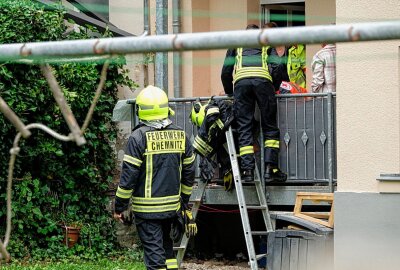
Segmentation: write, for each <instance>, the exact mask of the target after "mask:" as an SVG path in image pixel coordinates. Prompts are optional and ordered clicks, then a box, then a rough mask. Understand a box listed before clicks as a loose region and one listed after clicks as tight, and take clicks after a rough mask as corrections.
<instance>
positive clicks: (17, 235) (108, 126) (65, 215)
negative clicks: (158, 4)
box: [0, 0, 136, 259]
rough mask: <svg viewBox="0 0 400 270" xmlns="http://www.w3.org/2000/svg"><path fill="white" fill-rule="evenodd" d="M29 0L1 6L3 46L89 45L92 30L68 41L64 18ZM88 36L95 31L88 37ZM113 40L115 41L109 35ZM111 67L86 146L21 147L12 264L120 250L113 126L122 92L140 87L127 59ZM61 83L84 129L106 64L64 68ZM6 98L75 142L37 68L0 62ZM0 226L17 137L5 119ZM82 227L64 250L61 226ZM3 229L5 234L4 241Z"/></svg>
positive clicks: (37, 138)
mask: <svg viewBox="0 0 400 270" xmlns="http://www.w3.org/2000/svg"><path fill="white" fill-rule="evenodd" d="M35 3H36V2H35V1H29V0H18V1H15V0H1V1H0V25H1V27H0V43H3V44H4V43H23V42H35V41H55V40H64V39H88V38H91V37H90V36H89V34H88V32H89V30H90V33H93V32H96V30H95V29H93V28H80V31H79V32H76V31H74V32H70V33H68V34H66V30H67V27H66V24H65V20H64V10H63V9H62V8H61V7H58V8H54V9H52V10H44V9H43V6H40V5H38V4H35ZM88 29H89V30H88ZM107 35H108V36H109V34H107ZM3 60H4V59H3ZM118 60H119V61H113V62H112V64H111V65H110V68H109V71H108V74H107V81H106V83H105V87H104V90H103V94H102V96H101V98H100V100H99V102H98V105H97V107H96V109H95V112H94V115H93V118H92V121H91V123H90V125H89V128H88V129H87V131H86V133H85V137H86V139H87V144H85V145H84V146H82V147H78V146H76V144H74V143H72V142H68V143H67V142H61V141H58V140H56V139H54V138H53V137H51V136H49V135H48V134H45V133H44V132H42V131H38V130H32V136H31V137H30V138H28V139H27V140H24V139H22V140H21V141H20V147H21V151H20V153H19V155H18V157H17V161H16V165H15V172H14V178H15V181H14V185H13V218H12V221H13V227H12V237H11V242H10V245H9V251H10V252H11V255H12V256H13V257H14V258H33V259H44V258H50V259H62V258H66V257H68V256H72V255H79V256H82V257H83V258H88V259H94V258H97V257H98V256H101V255H102V254H106V253H108V252H110V251H112V250H115V249H116V244H115V241H114V237H113V234H112V231H113V223H112V220H111V219H110V214H109V213H108V212H107V211H106V207H107V205H108V204H109V198H108V197H107V195H106V192H107V190H108V188H109V186H110V183H111V181H112V174H113V170H114V168H115V167H116V162H115V160H116V159H115V155H114V150H113V148H112V146H111V144H112V143H113V142H114V141H115V139H116V134H117V129H116V126H115V125H114V124H113V123H112V122H111V115H112V109H113V107H114V105H115V104H116V102H117V87H118V85H122V86H128V87H130V88H134V87H136V84H135V83H134V82H133V81H131V80H130V79H129V78H128V76H127V72H128V71H127V70H126V69H124V68H123V64H124V58H122V57H121V58H120V59H118ZM53 66H54V69H55V75H56V77H57V80H58V82H59V83H60V85H61V87H62V89H63V91H64V94H65V96H66V99H67V101H68V103H69V105H70V106H71V109H72V111H73V112H74V115H75V117H76V119H77V122H78V123H79V124H80V125H82V123H83V122H84V119H85V116H86V113H87V111H88V108H89V106H90V103H91V101H92V99H93V96H94V93H95V91H96V88H97V85H98V83H99V79H100V72H101V68H102V63H96V62H88V63H59V64H57V65H53ZM0 96H1V97H2V98H3V99H4V100H5V101H6V102H7V103H8V104H9V106H10V107H11V108H12V109H13V110H14V111H15V112H16V114H17V115H18V116H19V117H20V118H21V119H22V121H23V122H24V123H25V124H28V123H42V124H44V125H46V126H48V127H50V128H51V129H53V130H55V131H57V132H59V133H61V134H65V135H66V134H69V129H68V126H67V125H66V122H65V120H64V119H63V116H62V114H61V112H60V109H59V107H58V106H57V105H56V103H55V100H54V98H53V96H52V94H51V92H50V90H49V86H48V85H47V82H46V80H45V79H44V77H43V75H42V74H41V71H40V69H39V67H38V66H37V65H33V64H32V65H27V64H19V63H15V62H7V61H3V62H0ZM0 127H1V129H0V141H1V142H2V143H1V144H0V224H5V213H6V203H5V202H6V195H5V188H6V178H7V171H8V162H9V150H10V148H11V147H12V142H13V140H14V137H15V135H16V129H15V128H14V127H13V126H12V125H11V124H10V122H9V121H8V120H7V119H5V117H4V116H3V115H2V114H0ZM69 222H78V223H80V224H81V225H83V228H82V235H81V239H80V241H79V243H78V244H77V245H75V246H74V247H73V248H71V249H68V248H66V247H65V246H64V245H63V244H62V241H63V232H62V229H61V226H60V225H61V224H63V223H69ZM4 230H5V226H0V235H1V237H2V236H3V235H4Z"/></svg>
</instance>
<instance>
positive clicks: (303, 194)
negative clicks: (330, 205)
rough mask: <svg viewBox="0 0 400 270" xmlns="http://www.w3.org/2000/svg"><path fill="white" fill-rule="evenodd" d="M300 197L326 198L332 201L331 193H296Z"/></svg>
mask: <svg viewBox="0 0 400 270" xmlns="http://www.w3.org/2000/svg"><path fill="white" fill-rule="evenodd" d="M297 195H300V196H326V197H329V198H332V199H333V197H334V196H333V193H321V192H297Z"/></svg>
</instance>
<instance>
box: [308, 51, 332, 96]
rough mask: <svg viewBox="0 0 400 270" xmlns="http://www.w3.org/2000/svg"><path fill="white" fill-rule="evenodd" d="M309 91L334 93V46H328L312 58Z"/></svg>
mask: <svg viewBox="0 0 400 270" xmlns="http://www.w3.org/2000/svg"><path fill="white" fill-rule="evenodd" d="M311 68H312V73H313V76H312V82H311V90H312V91H313V92H314V93H328V92H336V46H335V45H333V44H328V45H326V46H325V47H324V48H322V49H321V50H319V51H318V52H317V53H316V54H315V55H314V57H313V60H312V63H311Z"/></svg>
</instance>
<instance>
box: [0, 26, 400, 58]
mask: <svg viewBox="0 0 400 270" xmlns="http://www.w3.org/2000/svg"><path fill="white" fill-rule="evenodd" d="M393 39H400V20H398V21H390V22H373V23H354V24H342V25H325V26H304V27H291V28H272V29H271V28H269V29H262V30H240V31H221V32H207V33H187V34H176V35H160V36H147V37H115V38H101V39H90V40H69V41H50V42H37V43H19V44H4V45H0V61H10V60H18V59H21V58H25V59H37V60H38V61H42V60H43V59H42V58H54V57H64V58H65V57H67V56H68V57H77V56H88V55H106V54H131V53H144V52H167V51H185V50H186V51H188V50H208V49H225V48H237V47H242V46H246V47H255V46H261V45H267V44H268V45H271V46H276V45H283V44H298V43H302V44H320V43H328V42H353V41H371V40H393Z"/></svg>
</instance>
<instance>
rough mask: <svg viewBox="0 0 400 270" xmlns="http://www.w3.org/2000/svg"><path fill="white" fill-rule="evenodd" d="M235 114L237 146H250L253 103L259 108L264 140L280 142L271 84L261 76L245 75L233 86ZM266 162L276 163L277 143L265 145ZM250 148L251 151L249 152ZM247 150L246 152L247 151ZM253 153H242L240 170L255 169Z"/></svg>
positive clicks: (251, 144)
mask: <svg viewBox="0 0 400 270" xmlns="http://www.w3.org/2000/svg"><path fill="white" fill-rule="evenodd" d="M233 95H234V98H235V103H234V115H235V120H236V124H237V129H238V133H239V148H242V149H243V148H246V147H248V148H249V147H251V148H252V147H253V144H254V141H253V132H252V128H253V117H254V109H255V102H256V101H257V104H258V106H259V108H260V114H261V128H262V131H263V136H264V141H265V142H267V141H269V140H273V141H278V142H279V129H278V127H277V123H276V111H277V102H276V97H275V91H274V86H273V84H272V82H271V81H269V80H267V79H264V78H254V77H253V78H244V79H241V80H239V81H237V82H235V85H234V92H233ZM264 149H265V150H264V151H265V163H267V164H272V165H275V166H277V165H278V154H279V145H278V147H277V146H276V144H275V145H274V146H273V147H269V146H267V143H266V144H265V148H264ZM251 151H253V150H250V152H251ZM247 152H248V151H247ZM254 162H255V161H254V153H247V154H246V153H245V154H243V155H242V154H241V169H242V170H253V169H254Z"/></svg>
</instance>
